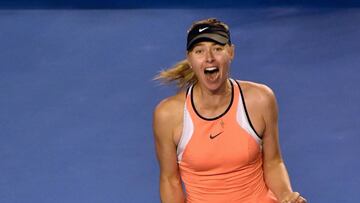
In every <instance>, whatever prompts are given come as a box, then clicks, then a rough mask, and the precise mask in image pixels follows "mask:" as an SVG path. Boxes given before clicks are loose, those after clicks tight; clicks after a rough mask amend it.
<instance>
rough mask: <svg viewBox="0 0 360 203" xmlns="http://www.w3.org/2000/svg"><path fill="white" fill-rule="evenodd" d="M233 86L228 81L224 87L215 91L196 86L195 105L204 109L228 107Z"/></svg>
mask: <svg viewBox="0 0 360 203" xmlns="http://www.w3.org/2000/svg"><path fill="white" fill-rule="evenodd" d="M231 91H232V90H231V84H230V81H229V80H226V82H224V84H223V85H221V86H220V88H218V89H217V90H215V91H211V90H208V89H206V88H203V87H201V85H196V86H195V87H194V96H195V103H197V104H198V105H199V106H201V107H202V108H204V109H216V108H219V107H220V108H221V107H222V106H223V105H226V106H227V105H228V104H229V102H230V99H231Z"/></svg>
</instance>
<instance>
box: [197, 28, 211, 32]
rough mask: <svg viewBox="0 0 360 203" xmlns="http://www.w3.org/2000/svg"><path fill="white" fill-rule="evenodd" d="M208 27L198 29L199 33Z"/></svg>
mask: <svg viewBox="0 0 360 203" xmlns="http://www.w3.org/2000/svg"><path fill="white" fill-rule="evenodd" d="M208 28H209V27H204V28H200V29H199V32H202V31H204V30H206V29H208Z"/></svg>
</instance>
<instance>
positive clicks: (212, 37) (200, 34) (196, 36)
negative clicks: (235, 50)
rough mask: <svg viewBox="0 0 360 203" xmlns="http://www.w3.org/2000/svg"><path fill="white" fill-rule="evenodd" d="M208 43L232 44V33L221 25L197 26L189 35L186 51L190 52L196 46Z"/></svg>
mask: <svg viewBox="0 0 360 203" xmlns="http://www.w3.org/2000/svg"><path fill="white" fill-rule="evenodd" d="M206 41H210V42H215V43H218V44H221V45H225V44H231V41H230V33H229V31H227V30H226V29H225V28H224V27H223V26H221V25H213V24H211V25H210V24H200V25H197V26H195V27H193V28H192V29H191V30H190V31H189V33H188V36H187V46H186V49H187V50H188V51H190V50H191V49H192V48H193V47H194V45H195V44H197V43H199V42H206Z"/></svg>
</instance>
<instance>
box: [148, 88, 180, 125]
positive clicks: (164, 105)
mask: <svg viewBox="0 0 360 203" xmlns="http://www.w3.org/2000/svg"><path fill="white" fill-rule="evenodd" d="M184 103H185V92H180V93H178V94H176V95H174V96H171V97H168V98H165V99H163V100H162V101H161V102H160V103H159V104H158V105H157V106H156V108H155V110H154V117H155V118H159V119H169V118H172V119H174V118H175V117H177V115H179V113H181V114H182V112H183V107H184Z"/></svg>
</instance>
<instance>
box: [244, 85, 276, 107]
mask: <svg viewBox="0 0 360 203" xmlns="http://www.w3.org/2000/svg"><path fill="white" fill-rule="evenodd" d="M238 82H239V83H240V86H241V89H242V91H243V94H244V97H245V99H246V100H249V101H251V102H256V103H257V104H258V105H261V106H263V105H265V106H268V105H272V104H273V103H274V102H276V101H275V100H276V98H275V94H274V91H273V90H272V89H271V88H270V87H269V86H267V85H265V84H261V83H256V82H250V81H239V80H238Z"/></svg>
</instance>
